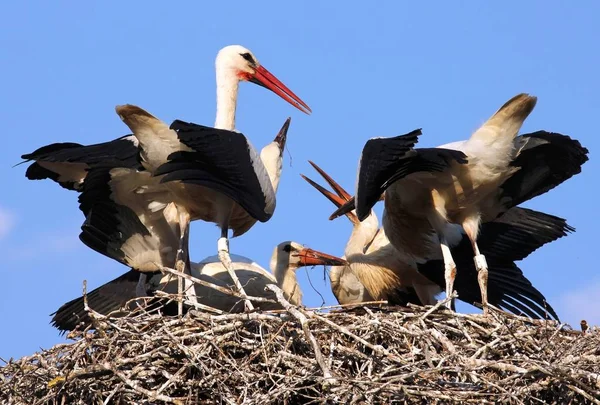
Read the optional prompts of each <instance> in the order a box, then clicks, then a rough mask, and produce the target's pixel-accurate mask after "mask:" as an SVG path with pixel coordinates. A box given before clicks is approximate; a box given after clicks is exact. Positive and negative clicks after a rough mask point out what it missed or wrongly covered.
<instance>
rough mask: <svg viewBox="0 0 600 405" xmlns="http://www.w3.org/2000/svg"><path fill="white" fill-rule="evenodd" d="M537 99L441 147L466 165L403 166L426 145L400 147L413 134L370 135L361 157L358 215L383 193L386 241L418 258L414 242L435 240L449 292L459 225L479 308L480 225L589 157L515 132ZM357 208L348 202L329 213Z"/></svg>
mask: <svg viewBox="0 0 600 405" xmlns="http://www.w3.org/2000/svg"><path fill="white" fill-rule="evenodd" d="M535 103H536V98H535V97H531V96H529V95H526V94H519V95H517V96H515V97H513V98H512V99H511V100H509V101H508V102H507V103H506V104H505V105H504V106H502V107H501V108H500V110H498V111H497V112H496V113H495V114H494V115H493V116H492V117H491V118H490V119H489V120H488V121H487V122H486V123H485V124H484V125H483V126H482V127H481V128H480V129H478V130H477V131H476V132H475V133H474V134H473V135H472V136H471V138H470V139H469V140H468V141H463V142H460V143H453V144H448V145H445V147H444V148H442V147H440V148H441V149H443V150H447V149H453V150H456V151H459V150H460V151H462V152H464V153H465V155H466V156H467V160H468V164H464V165H453V166H448V168H447V169H446V170H445V171H441V172H439V173H414V172H412V173H411V172H409V171H408V169H409V168H410V166H411V160H412V159H414V156H415V154H416V155H417V156H418V155H419V154H420V153H421V151H424V150H428V149H414V148H411V149H410V151H409V152H407V151H406V150H405V149H402V148H405V145H406V143H407V141H406V138H412V136H413V135H414V133H411V134H408V135H406V136H400V137H395V138H375V139H371V140H369V141H368V142H367V143H366V144H365V147H364V149H363V153H362V156H361V161H360V165H359V174H358V186H357V190H356V212H357V216H358V218H359V219H364V218H366V216H367V215H368V214H369V212H370V210H371V208H372V207H373V205H374V204H375V203H376V202H377V201H378V200H379V199H380V197H381V195H382V194H383V193H384V192H385V212H384V218H383V225H384V229H385V230H386V234H387V235H388V237H389V240H390V242H391V243H392V244H393V245H394V246H395V247H396V248H397V249H399V250H404V251H405V252H409V253H411V254H413V255H414V256H415V257H422V252H421V251H419V249H420V248H419V247H421V250H422V247H425V250H426V251H430V250H431V249H432V246H433V245H434V244H437V243H439V244H440V246H441V249H442V253H443V258H444V263H445V271H444V274H445V285H446V293H447V294H450V293H451V292H452V288H453V283H454V278H455V277H456V264H455V262H454V259H453V257H452V253H451V252H450V249H449V246H450V245H452V244H455V243H456V242H458V241H457V240H454V242H453V234H455V232H454V231H453V227H451V226H450V225H451V224H452V223H454V224H460V225H461V226H462V227H463V229H464V231H465V233H466V235H467V236H468V238H469V240H470V242H471V245H472V249H473V252H474V257H475V259H474V261H475V266H476V268H477V272H478V281H479V286H480V290H481V299H482V304H483V307H484V311H486V304H487V302H488V299H487V294H486V293H487V278H488V275H487V272H488V268H487V267H488V266H487V265H486V260H485V255H484V254H482V253H481V250H480V246H478V243H477V237H478V233H479V229H480V224H481V223H482V222H487V221H492V220H494V219H495V218H497V217H498V216H499V215H502V214H503V213H504V212H507V211H508V210H509V209H510V208H511V207H514V206H516V205H517V204H519V203H521V202H523V201H526V200H528V199H530V198H533V197H534V196H536V195H539V194H542V193H544V192H546V191H548V190H550V189H551V188H553V187H556V186H557V185H559V184H560V183H562V182H563V181H565V180H566V179H568V178H570V177H571V176H573V175H575V174H577V173H579V172H580V171H581V165H582V164H583V163H585V161H587V156H586V155H587V149H585V148H583V147H581V145H580V144H579V142H577V141H575V140H572V139H571V138H569V137H568V136H564V135H560V134H554V133H548V132H545V131H538V132H536V133H533V134H526V135H522V136H519V137H517V133H518V131H519V129H520V128H521V125H522V123H523V121H524V120H525V118H526V117H527V116H528V115H529V113H530V112H531V111H532V109H533V107H534V106H535ZM415 143H416V141H415ZM354 206H355V204H354V200H352V201H350V202H348V203H347V204H346V205H345V206H344V207H342V208H341V209H339V210H337V211H336V212H335V213H334V214H333V215H332V216H331V218H334V217H336V216H338V215H340V214H341V213H344V212H347V211H349V210H351V209H353V208H354Z"/></svg>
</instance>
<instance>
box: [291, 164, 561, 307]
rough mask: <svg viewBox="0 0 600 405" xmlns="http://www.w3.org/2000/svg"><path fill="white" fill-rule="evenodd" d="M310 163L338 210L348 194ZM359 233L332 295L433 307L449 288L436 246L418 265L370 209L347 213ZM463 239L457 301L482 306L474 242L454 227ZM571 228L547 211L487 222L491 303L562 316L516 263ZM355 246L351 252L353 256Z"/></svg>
mask: <svg viewBox="0 0 600 405" xmlns="http://www.w3.org/2000/svg"><path fill="white" fill-rule="evenodd" d="M310 163H311V165H313V167H314V168H315V169H316V170H317V171H318V172H319V173H320V174H321V175H322V176H323V177H324V178H325V180H326V181H327V182H328V183H329V184H330V186H331V187H332V188H333V189H334V191H335V192H336V193H337V195H335V194H333V193H331V192H330V191H328V190H327V189H325V188H324V187H322V186H320V185H318V184H317V183H315V182H314V181H312V180H310V179H308V178H306V177H305V176H303V177H304V178H305V179H306V180H307V181H308V182H309V183H310V184H311V185H312V186H313V187H315V188H317V190H318V191H320V192H321V193H322V194H323V195H324V196H325V197H327V198H328V199H329V200H330V201H331V202H333V203H334V205H336V206H338V207H340V206H342V205H343V204H345V203H346V202H347V201H349V200H350V195H349V194H348V193H347V192H346V191H345V190H344V189H343V188H342V187H341V186H340V185H339V184H337V183H336V182H335V181H334V180H333V179H332V178H331V176H329V175H328V174H327V173H325V172H324V171H323V170H322V169H320V168H319V167H318V166H317V165H315V164H314V163H312V162H310ZM346 216H347V217H348V219H349V220H350V221H351V222H352V223H353V231H352V234H351V236H350V239H349V240H348V243H347V245H346V255H345V259H346V260H347V261H348V265H346V266H339V267H332V268H331V271H330V278H331V285H332V290H333V292H334V294H335V296H336V298H338V301H339V302H340V303H356V302H365V301H370V300H387V301H388V302H389V303H391V304H396V305H405V304H406V303H408V302H410V303H413V304H417V305H431V304H432V303H435V295H436V294H437V293H439V292H441V289H443V288H444V287H445V280H444V277H440V274H443V271H440V270H442V269H443V261H441V260H440V259H441V258H442V255H441V250H440V249H439V248H436V249H434V251H431V252H429V253H428V255H427V257H426V258H423V259H421V260H419V261H416V260H414V259H413V258H412V257H411V256H410V255H407V254H406V253H405V252H403V251H399V250H397V249H395V248H394V247H393V246H392V245H391V244H390V242H389V240H388V239H387V237H386V234H385V231H384V229H383V228H379V229H377V228H378V221H377V217H376V214H375V213H374V212H373V211H371V212H370V213H369V215H368V216H367V217H366V218H365V219H364V220H363V221H362V222H360V221H358V219H357V218H356V216H355V214H354V211H348V212H346ZM453 227H454V228H455V231H456V234H457V238H456V239H457V241H456V242H455V243H454V244H453V245H451V251H452V255H453V256H454V257H455V258H456V260H457V262H458V263H459V264H460V268H461V272H460V273H459V275H460V276H459V277H457V280H458V281H457V287H456V291H457V292H458V294H459V299H461V300H462V301H465V302H467V303H469V304H472V305H474V304H475V303H476V302H480V301H481V296H480V295H478V294H477V292H478V288H477V283H478V281H477V271H476V270H475V267H474V263H473V261H472V260H471V257H472V250H471V246H470V242H469V239H468V237H467V236H466V235H465V234H464V233H462V232H461V229H460V226H458V225H453ZM570 231H573V228H572V227H570V226H569V225H568V224H567V223H566V221H565V220H564V219H562V218H558V217H555V216H552V215H548V214H544V213H541V212H537V211H533V210H526V209H522V208H518V207H516V208H512V209H510V210H509V211H508V212H507V213H506V214H505V215H503V216H502V217H501V218H498V219H496V220H494V221H492V222H489V223H485V224H483V225H482V229H481V235H480V239H481V243H480V244H481V249H482V252H484V254H485V255H486V256H488V257H489V258H490V270H489V272H490V285H489V296H490V303H492V304H493V305H497V306H499V307H501V308H505V309H508V310H510V311H511V312H514V313H517V314H526V315H528V316H531V317H542V318H543V317H545V315H547V314H550V315H551V316H552V317H554V318H557V315H556V313H555V312H554V310H553V309H552V308H551V307H550V306H549V305H548V304H547V303H546V301H545V298H544V296H543V295H542V294H541V293H540V292H539V291H538V290H537V289H535V287H533V286H532V285H531V283H530V282H529V280H527V278H525V276H524V275H523V273H522V271H521V270H520V269H519V268H518V267H517V266H516V265H515V264H514V261H518V260H522V259H523V258H525V257H526V256H528V255H529V254H530V253H532V252H533V251H535V250H536V249H538V248H539V247H541V246H543V245H545V244H547V243H550V242H552V241H554V240H556V239H558V238H561V237H563V236H565V235H566V234H567V232H570ZM349 247H350V252H349Z"/></svg>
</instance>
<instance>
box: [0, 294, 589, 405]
mask: <svg viewBox="0 0 600 405" xmlns="http://www.w3.org/2000/svg"><path fill="white" fill-rule="evenodd" d="M271 287H273V291H274V292H275V293H276V295H277V298H278V300H279V301H280V303H281V304H282V305H283V306H284V308H285V310H284V311H270V312H255V313H241V314H226V315H211V314H208V313H206V312H201V311H196V310H192V311H189V312H188V313H187V314H186V315H185V316H183V317H181V318H180V317H166V316H163V315H161V314H160V313H156V312H149V311H147V310H145V309H144V307H143V305H141V306H139V307H138V309H136V310H134V311H132V312H130V313H128V314H126V315H125V316H119V317H113V316H110V315H109V316H103V315H100V314H97V313H94V312H93V311H91V310H90V316H91V318H92V320H93V325H92V327H88V328H87V329H85V330H81V331H74V332H71V334H70V337H71V338H73V339H75V341H74V342H71V343H67V344H59V345H56V346H54V347H53V348H51V349H49V350H44V351H42V352H40V353H36V354H34V355H33V356H28V357H24V358H22V359H19V360H16V361H13V360H11V361H9V362H8V363H7V364H5V365H4V366H3V367H2V368H1V369H0V402H1V403H8V404H28V405H30V404H125V403H127V404H128V403H136V404H155V403H173V404H194V403H231V404H234V403H235V404H238V403H239V404H242V403H243V404H261V405H264V404H271V403H277V404H285V403H287V404H300V403H318V404H321V403H332V404H333V403H418V404H422V403H427V404H437V403H440V404H442V403H443V404H448V403H477V404H482V403H510V404H521V403H524V404H530V403H556V404H582V403H593V404H600V399H599V398H600V330H598V329H596V328H592V329H589V330H588V331H587V332H586V333H583V332H580V331H575V330H572V329H571V328H569V327H567V326H565V325H560V324H558V323H556V322H553V321H534V320H530V319H527V318H522V317H518V316H515V315H510V314H506V313H504V312H501V311H499V310H496V309H494V308H492V309H491V313H490V314H489V315H488V316H487V317H484V316H482V315H467V314H456V313H453V312H450V311H448V310H446V309H444V308H443V307H442V305H441V304H442V303H443V302H441V303H439V304H438V305H436V306H434V307H426V308H423V307H409V308H396V307H389V306H381V305H368V306H356V307H348V308H342V309H339V308H338V309H331V310H329V311H327V312H326V311H323V310H309V309H305V308H298V307H294V306H292V305H290V304H289V303H287V301H285V299H284V297H283V294H282V293H281V290H279V289H278V288H277V287H275V286H269V288H271Z"/></svg>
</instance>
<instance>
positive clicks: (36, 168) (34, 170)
mask: <svg viewBox="0 0 600 405" xmlns="http://www.w3.org/2000/svg"><path fill="white" fill-rule="evenodd" d="M25 177H27V178H28V179H29V180H46V179H50V180H52V181H54V182H55V183H58V185H60V186H61V187H63V188H65V189H67V190H72V191H78V190H79V188H80V187H79V182H76V181H60V174H58V173H56V172H53V171H52V170H49V169H46V168H44V167H42V166H40V164H39V163H37V162H34V163H32V164H30V165H29V167H28V168H27V171H26V172H25Z"/></svg>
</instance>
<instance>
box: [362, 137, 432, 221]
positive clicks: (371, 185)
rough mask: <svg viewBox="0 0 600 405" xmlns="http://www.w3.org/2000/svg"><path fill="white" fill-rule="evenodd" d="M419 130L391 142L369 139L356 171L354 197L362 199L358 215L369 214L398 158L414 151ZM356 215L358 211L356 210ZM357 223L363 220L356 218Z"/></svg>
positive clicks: (392, 172) (391, 173) (388, 140)
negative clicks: (364, 212)
mask: <svg viewBox="0 0 600 405" xmlns="http://www.w3.org/2000/svg"><path fill="white" fill-rule="evenodd" d="M421 134H422V132H421V129H416V130H414V131H412V132H409V133H408V134H405V135H399V136H395V137H390V138H373V139H369V140H368V141H367V143H365V146H364V147H363V150H362V153H361V155H360V162H359V167H358V186H357V193H359V194H360V195H361V197H360V198H359V202H358V204H357V205H358V206H361V212H362V211H363V206H364V211H366V212H370V210H371V208H373V205H375V203H376V202H377V200H378V199H379V197H380V196H381V193H382V192H383V190H382V186H383V184H384V183H385V182H386V181H387V180H388V179H389V178H390V177H391V176H392V175H393V174H394V172H395V171H396V170H395V169H396V166H397V164H398V163H397V162H398V160H399V159H400V158H402V157H405V155H406V154H407V153H408V152H409V151H411V150H412V149H413V147H414V146H415V144H416V143H417V142H418V141H419V135H421ZM357 213H358V210H357ZM358 218H359V219H360V220H362V219H364V217H361V214H358Z"/></svg>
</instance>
